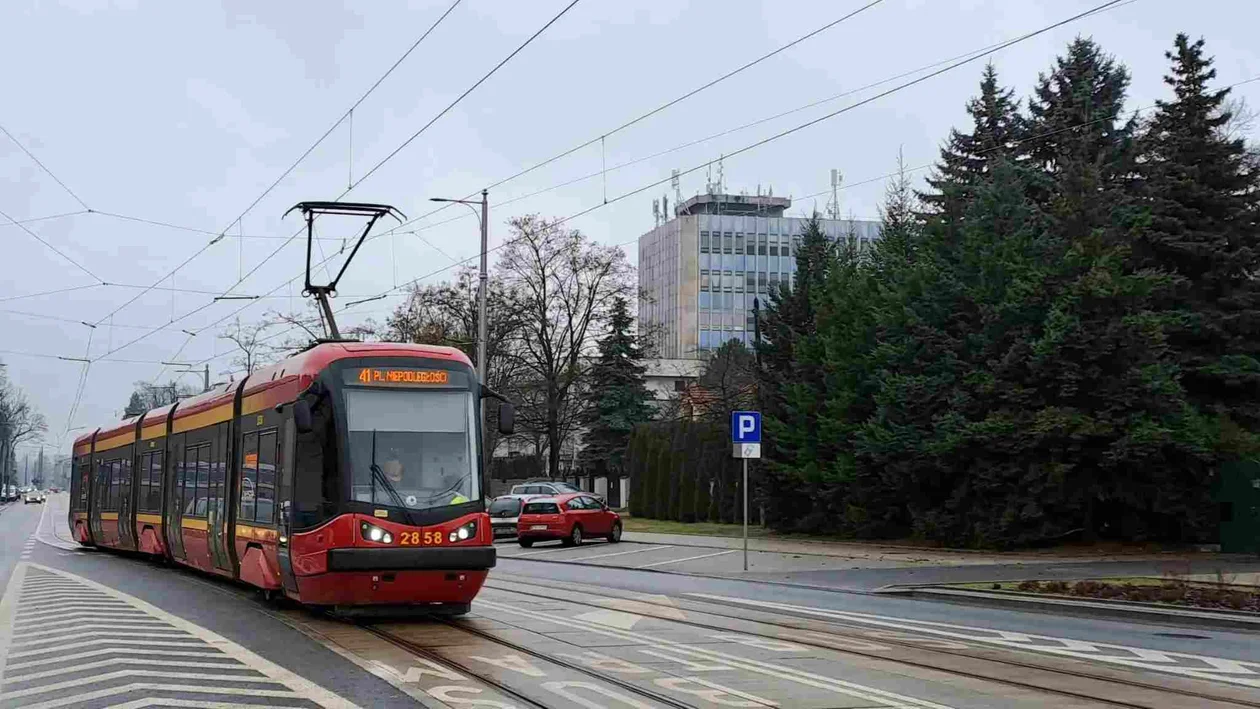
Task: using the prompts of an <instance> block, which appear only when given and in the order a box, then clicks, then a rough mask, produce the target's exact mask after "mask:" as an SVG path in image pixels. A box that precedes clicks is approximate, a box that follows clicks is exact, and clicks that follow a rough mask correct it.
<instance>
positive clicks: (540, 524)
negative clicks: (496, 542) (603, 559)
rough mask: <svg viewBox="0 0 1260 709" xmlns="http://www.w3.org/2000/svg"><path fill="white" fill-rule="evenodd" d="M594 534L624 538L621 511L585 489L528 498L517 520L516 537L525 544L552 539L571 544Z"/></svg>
mask: <svg viewBox="0 0 1260 709" xmlns="http://www.w3.org/2000/svg"><path fill="white" fill-rule="evenodd" d="M592 537H604V538H605V539H607V540H608V541H609V542H611V543H613V544H615V543H617V542H619V541H621V515H619V514H617V513H616V512H613V511H612V510H610V509H608V505H606V504H604V503H603V502H602V501H601V500H599V499H597V498H596V497H595V496H593V495H590V494H588V493H585V492H579V493H571V494H568V495H556V496H555V497H535V498H532V499H530V500H527V501H526V502H525V506H524V507H523V508H522V509H521V515H520V517H519V518H517V521H516V538H517V540H518V541H519V542H520V544H521V546H523V547H531V546H533V545H534V542H545V541H550V540H552V539H559V540H560V543H561V544H563V545H565V546H570V547H571V546H577V545H579V544H581V543H582V540H584V539H590V538H592Z"/></svg>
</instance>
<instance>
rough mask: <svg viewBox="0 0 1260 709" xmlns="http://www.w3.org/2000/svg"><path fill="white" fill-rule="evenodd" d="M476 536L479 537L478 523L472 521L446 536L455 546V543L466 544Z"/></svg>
mask: <svg viewBox="0 0 1260 709" xmlns="http://www.w3.org/2000/svg"><path fill="white" fill-rule="evenodd" d="M475 536H477V522H476V521H472V522H469V523H467V524H465V525H463V526H461V527H459V528H458V529H455V530H453V531H451V533H450V534H448V535H446V538H447V540H448V541H450V542H451V543H452V544H454V543H455V542H466V541H468V540H469V539H472V538H473V537H475Z"/></svg>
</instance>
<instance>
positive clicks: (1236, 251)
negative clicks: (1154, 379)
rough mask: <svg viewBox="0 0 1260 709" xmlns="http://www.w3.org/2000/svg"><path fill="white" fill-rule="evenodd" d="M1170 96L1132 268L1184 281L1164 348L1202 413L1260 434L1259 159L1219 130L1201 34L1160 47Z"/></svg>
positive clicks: (1154, 147)
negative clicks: (1178, 323) (1179, 318)
mask: <svg viewBox="0 0 1260 709" xmlns="http://www.w3.org/2000/svg"><path fill="white" fill-rule="evenodd" d="M1166 56H1167V57H1168V59H1169V60H1170V61H1171V62H1172V74H1171V75H1169V76H1166V77H1165V79H1164V80H1165V82H1166V83H1167V84H1168V85H1169V86H1171V87H1172V89H1173V94H1174V98H1173V100H1172V101H1159V102H1157V109H1156V111H1155V115H1154V117H1153V118H1152V119H1151V122H1150V125H1149V128H1148V130H1147V133H1146V136H1145V140H1144V141H1143V158H1144V159H1143V160H1142V176H1143V178H1144V182H1145V184H1144V187H1145V192H1144V197H1145V200H1144V202H1145V206H1147V208H1148V209H1149V210H1150V225H1149V228H1147V229H1145V230H1144V231H1143V232H1142V235H1141V238H1140V240H1139V243H1138V245H1137V248H1136V250H1135V253H1134V260H1135V262H1136V265H1137V266H1138V267H1147V268H1158V269H1161V270H1163V271H1166V272H1168V273H1175V274H1177V275H1179V276H1181V277H1182V278H1184V281H1183V284H1184V285H1183V287H1182V288H1180V289H1179V290H1178V292H1177V294H1176V302H1175V306H1176V307H1177V309H1178V310H1179V311H1180V312H1181V313H1182V314H1183V316H1184V318H1185V326H1184V327H1181V328H1178V329H1177V330H1176V331H1175V332H1174V333H1173V335H1172V342H1171V346H1172V348H1173V349H1174V351H1175V352H1176V356H1177V359H1178V362H1179V364H1180V365H1181V368H1182V382H1183V384H1184V386H1185V387H1186V389H1187V392H1188V395H1189V397H1190V399H1191V401H1193V402H1194V403H1195V404H1196V405H1197V406H1198V407H1199V408H1200V409H1201V410H1203V411H1204V412H1210V413H1213V414H1221V415H1225V416H1228V417H1229V419H1231V420H1232V421H1233V422H1234V423H1236V424H1239V425H1242V426H1244V427H1245V428H1246V429H1247V430H1249V431H1251V432H1257V431H1258V430H1260V410H1257V408H1256V405H1255V402H1256V401H1257V400H1260V339H1257V337H1256V333H1257V332H1260V290H1258V289H1257V285H1256V281H1255V274H1256V273H1257V271H1258V270H1260V221H1258V220H1260V163H1258V162H1257V160H1256V156H1255V154H1254V153H1252V152H1250V151H1248V149H1247V146H1246V144H1245V143H1244V142H1243V141H1242V140H1241V139H1232V138H1230V137H1229V136H1227V135H1226V134H1225V132H1224V128H1225V127H1226V126H1227V124H1228V123H1229V120H1230V117H1231V116H1230V113H1229V111H1228V110H1227V108H1226V99H1227V97H1228V96H1229V89H1217V90H1213V89H1211V88H1209V84H1210V83H1211V82H1212V81H1213V79H1215V78H1216V70H1215V69H1214V68H1212V60H1211V58H1209V57H1206V56H1204V53H1203V40H1201V39H1200V40H1198V41H1196V42H1191V41H1190V40H1189V38H1188V37H1187V36H1186V35H1185V34H1179V35H1177V38H1176V41H1175V51H1172V52H1167V53H1166Z"/></svg>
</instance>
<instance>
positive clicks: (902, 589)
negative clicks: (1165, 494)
mask: <svg viewBox="0 0 1260 709" xmlns="http://www.w3.org/2000/svg"><path fill="white" fill-rule="evenodd" d="M876 593H878V594H881V595H895V596H902V597H906V598H915V599H922V600H931V601H943V602H946V603H962V604H970V605H983V606H990V607H992V606H999V607H1002V608H1008V609H1015V610H1021V611H1041V612H1048V613H1056V614H1060V615H1062V614H1070V615H1078V616H1086V617H1091V618H1107V619H1110V620H1126V621H1145V622H1153V623H1162V624H1175V625H1188V626H1193V627H1203V628H1212V629H1214V630H1232V631H1235V632H1240V631H1241V632H1254V633H1260V614H1256V613H1248V612H1245V611H1230V610H1200V609H1194V608H1169V607H1167V606H1162V605H1158V604H1152V603H1137V602H1134V601H1102V600H1090V601H1085V600H1075V599H1069V598H1047V597H1034V596H1027V595H1023V594H1015V593H1001V592H992V591H973V590H963V589H958V588H946V587H942V586H935V585H924V586H885V587H883V588H880V589H878V590H876Z"/></svg>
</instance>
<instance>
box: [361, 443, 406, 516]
mask: <svg viewBox="0 0 1260 709" xmlns="http://www.w3.org/2000/svg"><path fill="white" fill-rule="evenodd" d="M368 469H369V470H371V471H372V502H376V481H377V480H380V481H381V485H382V486H383V487H384V488H385V491H386V492H388V493H389V496H390V497H392V498H394V502H395V503H396V504H397V505H398V507H399V508H400V509H401V510H402V512H403V517H405V518H406V519H407V524H409V525H411V526H413V527H414V526H416V522H415V520H413V519H412V518H411V509H410V508H408V507H407V503H406V502H404V501H403V498H402V495H400V494H398V490H397V489H395V488H394V484H393V483H391V482H390V481H389V478H388V477H386V476H385V471H384V470H381V466H379V465H377V464H376V429H372V464H371V465H370V466H368Z"/></svg>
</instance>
